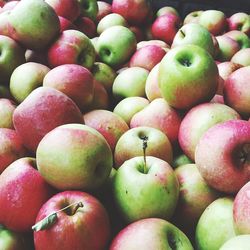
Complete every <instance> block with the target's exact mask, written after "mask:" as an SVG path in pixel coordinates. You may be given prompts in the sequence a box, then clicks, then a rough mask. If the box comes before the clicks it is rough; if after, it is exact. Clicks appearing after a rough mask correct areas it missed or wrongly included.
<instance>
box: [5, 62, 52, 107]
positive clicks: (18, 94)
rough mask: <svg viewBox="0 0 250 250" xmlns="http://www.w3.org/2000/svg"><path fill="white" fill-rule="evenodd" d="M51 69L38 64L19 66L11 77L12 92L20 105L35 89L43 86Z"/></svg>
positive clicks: (28, 63) (30, 63)
mask: <svg viewBox="0 0 250 250" xmlns="http://www.w3.org/2000/svg"><path fill="white" fill-rule="evenodd" d="M49 71H50V69H49V68H48V67H47V66H45V65H43V64H41V63H36V62H27V63H23V64H21V65H19V66H18V67H16V68H15V70H14V71H13V72H12V74H11V77H10V92H11V94H12V96H13V97H14V98H15V100H16V101H17V102H18V103H21V102H22V101H23V100H24V99H25V98H26V97H27V96H28V95H29V94H30V93H31V92H32V91H33V90H34V89H36V88H38V87H40V86H42V84H43V78H44V76H45V75H46V74H47V73H48V72H49Z"/></svg>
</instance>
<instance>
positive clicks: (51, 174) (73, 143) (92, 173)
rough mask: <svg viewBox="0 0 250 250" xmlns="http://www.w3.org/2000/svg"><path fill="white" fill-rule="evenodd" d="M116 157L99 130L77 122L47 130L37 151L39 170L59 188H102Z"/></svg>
mask: <svg viewBox="0 0 250 250" xmlns="http://www.w3.org/2000/svg"><path fill="white" fill-rule="evenodd" d="M112 157H113V156H112V151H111V149H110V146H109V144H108V143H107V141H106V140H105V138H104V137H103V136H102V135H101V134H100V133H99V132H98V131H97V130H95V129H93V128H91V127H89V126H86V125H82V124H74V123H73V124H66V125H62V126H58V127H56V128H55V129H53V130H52V131H50V132H49V133H47V134H46V135H45V136H44V137H43V138H42V140H41V141H40V143H39V145H38V147H37V151H36V158H37V165H38V170H39V172H40V173H41V175H42V176H43V178H44V179H45V180H46V181H47V182H48V183H49V184H51V185H52V186H53V187H56V188H57V189H59V190H68V189H81V190H87V189H95V188H98V187H99V186H101V184H103V183H104V181H105V180H106V179H107V178H108V176H109V174H110V171H111V168H112V164H113V159H112Z"/></svg>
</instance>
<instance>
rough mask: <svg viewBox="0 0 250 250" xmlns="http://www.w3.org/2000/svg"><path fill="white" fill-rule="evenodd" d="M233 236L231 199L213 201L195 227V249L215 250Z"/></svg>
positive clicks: (224, 198)
mask: <svg viewBox="0 0 250 250" xmlns="http://www.w3.org/2000/svg"><path fill="white" fill-rule="evenodd" d="M234 236H235V232H234V227H233V198H231V197H223V198H219V199H216V200H215V201H213V202H212V203H211V204H210V205H209V206H208V207H207V208H206V209H205V211H204V212H203V213H202V215H201V217H200V219H199V222H198V224H197V227H196V233H195V238H196V249H197V250H216V249H220V247H221V246H222V245H223V244H224V243H225V242H226V241H227V240H229V239H231V238H232V237H234Z"/></svg>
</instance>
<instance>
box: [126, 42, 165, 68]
mask: <svg viewBox="0 0 250 250" xmlns="http://www.w3.org/2000/svg"><path fill="white" fill-rule="evenodd" d="M165 54H166V51H165V50H164V49H163V48H161V47H160V46H157V45H148V46H145V47H143V48H140V49H138V50H136V52H135V53H134V54H133V55H132V57H131V58H130V61H129V67H141V68H144V69H147V70H148V71H151V70H152V69H153V67H154V66H155V65H156V64H158V63H159V62H160V61H161V59H162V58H163V57H164V56H165Z"/></svg>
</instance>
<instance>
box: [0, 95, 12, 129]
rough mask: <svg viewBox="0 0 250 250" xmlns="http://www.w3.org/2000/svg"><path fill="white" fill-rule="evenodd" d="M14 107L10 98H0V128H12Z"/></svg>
mask: <svg viewBox="0 0 250 250" xmlns="http://www.w3.org/2000/svg"><path fill="white" fill-rule="evenodd" d="M15 109H16V104H15V103H14V102H13V101H12V100H10V99H7V98H0V128H9V129H13V128H14V125H13V120H12V116H13V113H14V110H15Z"/></svg>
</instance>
